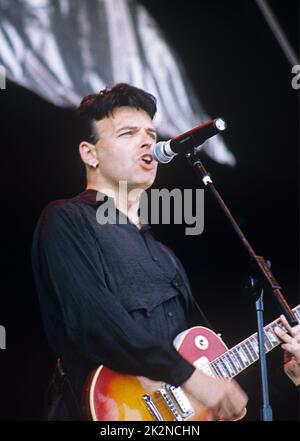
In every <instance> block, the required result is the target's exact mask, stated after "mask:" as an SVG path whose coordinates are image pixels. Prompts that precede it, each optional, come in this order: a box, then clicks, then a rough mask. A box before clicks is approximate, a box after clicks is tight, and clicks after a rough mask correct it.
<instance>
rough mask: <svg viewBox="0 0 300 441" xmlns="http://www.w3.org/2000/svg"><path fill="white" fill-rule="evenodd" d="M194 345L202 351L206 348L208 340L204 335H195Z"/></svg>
mask: <svg viewBox="0 0 300 441" xmlns="http://www.w3.org/2000/svg"><path fill="white" fill-rule="evenodd" d="M194 341H195V346H196V347H197V348H198V349H201V350H202V351H204V350H205V349H207V348H208V340H207V338H206V337H204V335H197V337H195V340H194Z"/></svg>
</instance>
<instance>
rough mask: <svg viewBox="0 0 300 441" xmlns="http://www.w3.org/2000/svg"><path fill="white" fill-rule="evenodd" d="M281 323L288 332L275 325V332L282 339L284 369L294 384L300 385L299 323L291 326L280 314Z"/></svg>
mask: <svg viewBox="0 0 300 441" xmlns="http://www.w3.org/2000/svg"><path fill="white" fill-rule="evenodd" d="M280 320H281V322H282V324H283V325H284V326H285V327H286V329H287V330H288V332H289V334H290V335H289V334H286V333H285V332H284V331H283V330H282V329H280V328H278V327H276V328H275V329H274V331H275V334H276V335H277V336H278V337H279V338H280V339H281V340H282V341H283V344H282V345H281V347H282V349H284V366H283V367H284V371H285V373H286V374H287V376H288V377H289V378H290V379H291V380H292V381H293V383H294V384H295V385H296V386H299V385H300V325H297V326H294V327H291V326H290V325H289V323H288V321H287V319H286V318H285V317H284V315H281V316H280Z"/></svg>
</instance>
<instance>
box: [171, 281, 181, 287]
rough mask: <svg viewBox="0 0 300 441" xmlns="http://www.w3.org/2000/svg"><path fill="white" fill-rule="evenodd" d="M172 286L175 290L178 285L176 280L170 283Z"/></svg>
mask: <svg viewBox="0 0 300 441" xmlns="http://www.w3.org/2000/svg"><path fill="white" fill-rule="evenodd" d="M172 285H173V286H175V287H176V288H177V286H178V285H179V283H178V282H177V280H174V282H172Z"/></svg>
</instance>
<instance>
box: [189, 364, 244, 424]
mask: <svg viewBox="0 0 300 441" xmlns="http://www.w3.org/2000/svg"><path fill="white" fill-rule="evenodd" d="M182 388H183V390H184V391H187V392H188V393H189V394H191V395H193V396H194V398H196V399H197V400H198V401H199V402H200V403H201V404H202V405H203V406H204V407H207V408H209V409H210V410H211V412H212V417H213V419H214V420H216V421H217V420H219V419H225V420H232V419H238V418H239V417H241V416H242V414H243V412H244V410H245V407H246V404H247V401H248V397H247V395H246V394H245V392H244V391H243V390H242V389H241V388H240V386H239V385H238V384H237V383H236V382H235V381H234V380H231V381H227V380H223V379H221V378H211V377H209V376H207V375H205V374H203V373H202V372H201V371H199V370H197V369H196V370H195V371H194V373H193V374H192V375H191V377H190V378H189V379H188V380H187V381H186V382H185V383H184V384H183V385H182Z"/></svg>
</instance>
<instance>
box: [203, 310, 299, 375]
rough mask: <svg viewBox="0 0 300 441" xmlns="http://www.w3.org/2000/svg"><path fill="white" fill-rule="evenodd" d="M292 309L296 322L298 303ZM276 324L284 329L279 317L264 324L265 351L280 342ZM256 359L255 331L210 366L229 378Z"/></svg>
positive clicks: (256, 343) (257, 352)
mask: <svg viewBox="0 0 300 441" xmlns="http://www.w3.org/2000/svg"><path fill="white" fill-rule="evenodd" d="M293 311H294V313H295V315H296V317H297V320H298V322H300V305H298V306H296V308H294V309H293ZM276 326H278V327H280V328H281V329H283V330H284V331H286V329H285V327H284V326H283V325H282V323H281V322H280V320H279V319H277V320H274V321H273V322H272V323H270V324H269V325H267V326H265V328H264V348H265V351H266V352H270V351H271V350H272V349H274V348H276V346H278V345H279V344H280V340H279V338H278V337H277V335H276V334H275V332H274V328H275V327H276ZM258 359H259V347H258V337H257V333H255V334H252V335H251V336H250V337H248V338H247V339H246V340H244V341H242V342H241V343H239V344H237V345H236V346H234V347H233V348H231V349H229V350H228V351H227V352H225V353H224V354H222V355H220V356H219V357H218V358H216V359H215V360H214V361H212V362H211V363H210V367H211V368H212V370H213V371H214V373H215V374H216V376H218V377H223V378H225V379H230V378H233V377H235V376H236V375H238V374H239V373H240V372H242V371H243V370H245V369H247V367H249V366H251V365H252V364H253V363H255V362H256V361H257V360H258Z"/></svg>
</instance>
